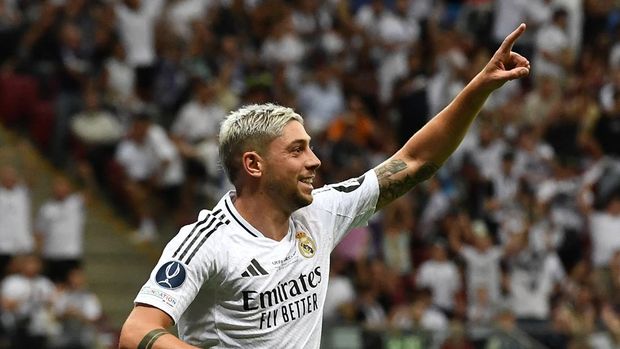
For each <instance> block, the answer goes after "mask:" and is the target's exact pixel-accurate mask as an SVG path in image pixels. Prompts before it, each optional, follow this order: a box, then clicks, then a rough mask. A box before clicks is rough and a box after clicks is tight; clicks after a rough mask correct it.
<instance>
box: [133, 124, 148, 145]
mask: <svg viewBox="0 0 620 349" xmlns="http://www.w3.org/2000/svg"><path fill="white" fill-rule="evenodd" d="M149 126H150V123H149V122H148V121H147V120H136V121H134V123H133V124H132V125H131V129H130V130H129V137H130V138H131V139H133V140H134V141H135V142H138V143H143V142H144V141H145V140H146V135H147V133H148V130H149Z"/></svg>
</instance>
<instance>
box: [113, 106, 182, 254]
mask: <svg viewBox="0 0 620 349" xmlns="http://www.w3.org/2000/svg"><path fill="white" fill-rule="evenodd" d="M116 161H117V162H118V163H119V164H120V165H121V166H122V167H123V169H124V171H125V174H126V180H125V190H126V192H127V195H128V197H129V200H130V206H131V209H132V210H133V211H134V214H135V215H136V216H137V217H138V219H139V228H138V231H137V234H135V236H134V237H135V239H136V241H137V242H143V241H152V240H154V239H155V238H156V237H157V227H156V224H155V220H154V214H155V212H154V211H155V210H156V206H157V205H156V204H157V203H156V202H153V201H154V200H152V198H151V195H155V196H161V197H162V198H163V200H164V201H165V204H166V206H167V207H168V208H170V209H171V210H172V212H173V216H176V215H177V214H178V213H179V212H178V210H179V201H180V194H181V184H182V182H183V180H184V179H185V174H184V172H183V163H182V159H181V157H180V155H179V153H178V151H177V149H176V147H175V146H174V143H173V142H172V140H171V139H170V138H169V137H168V135H167V133H166V131H165V130H164V129H163V128H162V127H161V126H159V125H157V124H154V123H152V122H151V121H150V116H149V115H147V114H146V112H140V113H137V114H136V115H135V120H134V122H133V124H132V126H131V128H130V129H129V131H128V133H127V137H126V138H125V139H124V140H122V141H121V142H120V144H119V145H118V147H117V149H116ZM157 194H159V195H157ZM155 201H157V200H155ZM175 218H178V217H175Z"/></svg>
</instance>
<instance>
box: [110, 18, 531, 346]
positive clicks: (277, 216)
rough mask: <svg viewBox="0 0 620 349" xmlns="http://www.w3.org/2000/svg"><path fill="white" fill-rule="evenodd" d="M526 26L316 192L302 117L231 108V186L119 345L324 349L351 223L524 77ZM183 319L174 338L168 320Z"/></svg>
mask: <svg viewBox="0 0 620 349" xmlns="http://www.w3.org/2000/svg"><path fill="white" fill-rule="evenodd" d="M524 30H525V24H521V25H520V26H519V27H518V28H517V29H516V30H515V31H514V32H512V33H511V34H510V35H509V36H508V37H506V39H505V40H504V42H503V43H502V44H501V46H500V48H499V49H498V50H497V52H495V54H494V55H493V57H492V58H491V60H490V61H489V62H488V64H487V65H486V66H485V67H484V69H483V70H482V71H481V72H480V73H479V74H478V75H476V77H474V79H473V80H472V81H471V82H470V83H469V84H468V85H467V86H466V87H465V88H464V89H463V91H461V93H460V94H459V95H458V96H457V97H456V98H455V99H454V101H452V103H451V104H450V105H448V106H447V107H446V108H445V109H444V110H443V111H441V112H440V113H439V114H438V115H437V116H436V117H435V118H433V119H432V120H431V121H429V122H428V124H427V125H426V126H424V127H423V128H422V129H421V130H420V131H418V132H417V133H416V134H415V135H413V136H412V137H411V139H410V140H409V141H408V142H407V143H406V144H405V145H404V146H403V148H401V149H400V150H398V151H397V152H396V153H395V154H394V155H393V156H392V157H391V158H389V159H388V160H386V161H385V162H384V163H382V164H381V165H379V166H378V167H376V168H374V169H372V170H370V171H368V172H366V173H365V174H363V175H362V176H360V177H358V178H354V179H350V180H347V181H345V182H342V183H338V184H334V185H328V186H325V187H323V188H320V189H316V190H315V189H314V188H313V186H312V181H313V179H314V176H315V173H316V170H317V168H318V167H319V166H320V164H321V162H320V161H319V159H318V158H317V157H316V156H315V154H314V153H313V152H312V150H311V148H310V137H309V136H308V134H307V133H306V131H305V129H304V126H303V121H302V118H301V117H300V116H299V115H298V114H296V113H295V112H294V111H293V110H292V109H289V108H285V107H281V106H276V105H273V104H264V105H251V106H246V107H243V108H241V109H239V110H237V111H234V112H232V113H231V114H230V115H229V116H228V117H227V119H226V120H225V121H224V122H223V123H222V126H221V130H220V157H221V161H222V164H223V166H224V168H225V170H226V171H227V174H228V176H229V178H230V180H231V182H232V183H233V184H234V185H235V189H236V190H235V191H232V192H230V193H228V194H226V195H224V197H223V198H222V199H221V200H220V202H219V203H218V204H217V205H216V206H215V207H214V208H213V209H212V210H203V211H201V212H200V213H199V215H198V219H197V221H196V223H194V224H191V225H188V226H185V227H183V228H181V230H180V232H179V233H178V234H177V235H176V236H175V237H174V238H173V239H172V240H171V241H170V242H169V243H168V245H167V247H166V248H165V250H164V252H163V254H162V256H161V259H160V261H159V262H158V264H157V266H156V267H155V269H154V270H153V272H152V273H151V276H150V278H149V279H148V281H147V282H146V284H145V285H144V286H143V287H142V289H141V290H140V292H139V294H138V296H137V297H136V299H135V307H134V309H133V310H132V312H131V314H130V315H129V317H128V319H127V321H126V322H125V324H124V326H123V329H122V331H121V338H120V347H121V348H131V349H135V348H139V349H156V348H179V349H180V348H196V347H217V348H224V347H241V348H282V347H286V348H318V347H319V345H320V337H321V325H322V323H321V320H322V312H323V304H324V301H325V294H326V290H327V281H328V280H327V278H328V275H329V260H330V258H329V255H330V252H331V251H332V249H333V248H334V247H335V246H336V245H337V244H338V242H339V241H340V240H341V239H342V238H343V237H344V235H345V234H346V233H347V231H349V230H350V229H351V228H354V227H357V226H360V225H364V224H366V222H367V221H368V219H369V218H370V216H371V215H372V214H373V213H375V212H376V211H377V210H380V209H381V208H383V207H384V206H386V205H387V204H389V203H390V202H392V201H393V200H395V199H396V198H398V197H399V196H401V195H403V194H404V193H406V192H407V191H408V190H410V189H411V188H412V187H414V186H415V185H416V184H418V183H419V182H421V181H423V180H425V179H427V178H429V177H430V176H431V175H433V173H435V172H436V171H437V169H438V168H439V166H440V165H441V164H443V163H444V161H446V159H447V158H448V157H449V156H450V154H451V153H452V152H453V151H454V150H455V149H456V147H457V146H458V145H459V143H460V142H461V140H462V138H463V136H464V135H465V133H466V132H467V129H468V127H469V125H470V124H471V123H472V121H473V120H474V118H475V117H476V115H477V114H478V112H479V111H480V109H481V108H482V105H483V104H484V102H485V100H486V99H487V97H488V96H489V95H490V94H491V92H493V91H494V90H495V89H497V88H499V87H500V86H502V85H503V84H504V83H505V82H506V81H509V80H513V79H517V78H521V77H524V76H526V75H528V74H529V71H530V64H529V61H528V60H527V59H526V58H524V57H522V56H521V55H519V54H517V53H514V52H511V49H512V46H513V44H514V43H515V41H516V40H517V38H518V37H519V36H520V35H521V34H522V33H523V31H524ZM173 324H176V325H177V326H178V332H179V337H180V338H181V339H178V338H177V337H175V336H173V335H171V334H170V333H169V332H167V330H166V328H168V327H170V326H171V325H173Z"/></svg>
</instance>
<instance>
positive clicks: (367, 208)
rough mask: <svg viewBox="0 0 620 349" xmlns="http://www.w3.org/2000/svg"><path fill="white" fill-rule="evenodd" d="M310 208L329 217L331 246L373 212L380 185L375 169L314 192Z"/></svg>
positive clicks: (363, 221)
mask: <svg viewBox="0 0 620 349" xmlns="http://www.w3.org/2000/svg"><path fill="white" fill-rule="evenodd" d="M313 196H314V202H313V205H312V206H313V207H314V208H317V209H318V210H320V211H321V212H322V213H324V214H327V215H329V216H331V222H332V223H333V227H328V230H330V231H333V234H334V236H333V241H334V243H333V246H332V248H333V247H335V246H336V245H337V244H338V243H339V242H340V241H341V240H342V239H343V238H344V236H345V235H346V233H348V232H349V231H350V230H351V229H353V228H356V227H361V226H364V225H366V224H367V223H368V220H369V219H370V217H371V216H372V215H373V214H374V213H375V208H376V206H377V200H378V198H379V182H378V180H377V175H376V174H375V172H374V170H369V171H368V172H366V173H365V174H363V175H362V176H360V177H357V178H352V179H349V180H346V181H344V182H340V183H336V184H330V185H326V186H325V187H323V188H319V189H316V190H315V191H314V192H313Z"/></svg>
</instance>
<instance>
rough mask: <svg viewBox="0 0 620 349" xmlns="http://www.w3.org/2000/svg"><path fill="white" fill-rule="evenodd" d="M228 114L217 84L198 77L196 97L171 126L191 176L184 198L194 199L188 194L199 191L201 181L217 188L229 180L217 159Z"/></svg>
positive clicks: (173, 136) (188, 173) (195, 86)
mask: <svg viewBox="0 0 620 349" xmlns="http://www.w3.org/2000/svg"><path fill="white" fill-rule="evenodd" d="M225 116H226V111H225V110H224V108H222V107H221V105H220V104H219V103H217V100H216V87H215V85H214V84H213V83H210V82H207V81H203V80H197V81H195V82H194V95H193V98H192V99H191V100H190V101H189V102H187V103H186V104H185V105H184V106H183V107H182V108H181V111H180V112H179V114H178V115H177V118H176V119H175V120H174V122H173V123H172V127H171V138H172V140H173V141H174V143H175V145H176V146H177V149H178V151H179V153H180V154H181V156H182V157H183V160H184V165H185V172H186V173H187V176H188V181H187V182H186V185H185V188H184V191H183V192H184V196H185V198H184V202H187V200H191V198H190V197H188V196H192V194H193V193H195V192H196V189H195V187H196V185H197V184H198V182H200V183H202V184H207V185H208V186H209V187H214V188H219V187H220V186H223V183H224V182H225V181H224V180H223V178H222V175H223V173H222V171H220V167H219V162H218V160H217V159H218V154H217V134H218V132H219V127H220V123H221V122H222V120H224V118H225ZM212 194H213V195H215V194H216V193H212Z"/></svg>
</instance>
